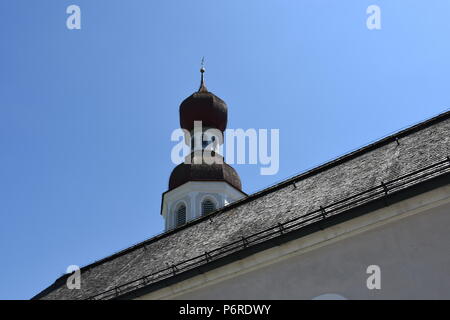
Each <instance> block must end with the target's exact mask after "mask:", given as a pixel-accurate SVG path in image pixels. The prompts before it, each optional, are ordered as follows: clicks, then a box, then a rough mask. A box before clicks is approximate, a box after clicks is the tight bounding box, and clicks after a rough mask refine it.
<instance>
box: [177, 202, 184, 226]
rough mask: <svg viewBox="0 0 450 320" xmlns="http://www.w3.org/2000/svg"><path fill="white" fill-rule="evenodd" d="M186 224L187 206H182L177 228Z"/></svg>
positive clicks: (178, 212)
mask: <svg viewBox="0 0 450 320" xmlns="http://www.w3.org/2000/svg"><path fill="white" fill-rule="evenodd" d="M185 223H186V206H185V205H182V206H180V207H179V208H178V210H177V227H179V226H182V225H183V224H185Z"/></svg>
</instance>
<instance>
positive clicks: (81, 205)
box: [0, 0, 450, 299]
mask: <svg viewBox="0 0 450 320" xmlns="http://www.w3.org/2000/svg"><path fill="white" fill-rule="evenodd" d="M71 4H76V5H78V6H80V8H81V14H82V16H81V20H82V21H81V30H68V29H67V28H66V19H67V17H68V15H67V14H66V8H67V7H68V6H69V5H71ZM371 4H377V5H379V6H380V8H381V19H382V29H381V30H372V31H370V30H368V29H367V27H366V19H367V14H366V9H367V7H368V6H369V5H371ZM449 12H450V1H448V0H427V1H425V0H421V1H418V0H397V1H387V0H370V1H366V0H342V1H332V0H295V1H294V0H292V1H285V0H276V1H275V0H273V1H257V0H254V1H239V0H237V1H236V0H232V1H231V0H226V1H225V0H221V1H198V0H191V1H147V0H130V1H120V0H96V1H87V0H71V1H62V0H60V1H54V0H39V1H31V0H29V1H24V0H4V1H1V2H0V34H1V43H2V46H1V50H0V57H1V59H0V99H1V100H0V150H1V151H0V216H1V219H2V220H1V223H0V252H1V254H0V271H1V272H0V284H1V285H0V298H1V299H28V298H30V297H32V296H33V295H35V294H36V293H38V292H39V291H40V290H42V289H44V288H45V287H47V286H48V285H50V284H51V283H52V282H53V281H54V280H55V279H56V278H57V277H59V276H60V275H62V274H63V273H65V271H66V268H67V266H69V265H71V264H76V265H80V266H84V265H86V264H89V263H91V262H93V261H95V260H98V259H100V258H103V257H105V256H107V255H110V254H112V253H114V252H116V251H118V250H120V249H123V248H126V247H128V246H130V245H132V244H134V243H136V242H139V241H142V240H145V239H147V238H149V237H151V236H153V235H155V234H158V233H160V232H161V231H162V230H163V220H162V218H161V216H160V214H159V212H160V201H161V194H162V193H163V192H164V191H166V190H167V183H168V177H169V175H170V172H171V170H172V169H173V167H174V166H175V165H174V164H173V163H172V162H171V160H170V151H171V148H172V147H173V146H174V142H171V141H170V135H171V133H172V131H173V130H174V129H176V128H177V127H178V125H179V122H178V121H179V120H178V107H179V104H180V102H181V101H182V100H183V99H184V98H186V97H187V96H189V95H190V94H191V93H193V92H194V91H195V90H197V88H198V85H199V72H198V69H199V65H200V60H201V57H202V56H205V57H206V69H207V72H206V83H207V86H208V89H209V90H210V91H212V92H214V93H215V94H217V95H218V96H220V97H221V98H222V99H224V100H225V101H226V102H227V104H228V107H229V113H228V117H229V121H228V127H229V128H244V129H247V128H267V129H271V128H277V129H280V170H279V172H278V174H276V175H272V176H262V175H260V173H259V166H255V165H234V167H235V168H236V169H237V171H238V172H239V174H240V176H241V179H242V182H243V188H244V191H246V192H247V193H253V192H255V191H257V190H260V189H262V188H264V187H267V186H269V185H271V184H274V183H275V182H277V181H280V180H283V179H284V178H286V177H289V176H292V175H294V174H296V173H299V172H301V171H304V170H305V169H307V168H311V167H314V166H316V165H318V164H320V163H323V162H325V161H328V160H330V159H332V158H335V157H337V156H339V155H342V154H344V153H346V152H348V151H350V150H353V149H355V148H357V147H360V146H363V145H365V144H368V143H369V142H372V141H374V140H376V139H378V138H380V137H382V136H385V135H387V134H389V133H392V132H393V131H397V130H399V129H401V128H404V127H406V126H409V125H411V124H414V123H416V122H419V121H422V120H424V119H426V118H429V117H431V116H433V115H436V114H438V113H440V112H443V111H445V110H447V109H448V106H449V105H450V95H449V94H448V92H449V89H448V75H449V74H450V59H449V56H450V42H449V41H448V35H449V34H450V23H449V22H448V21H449V19H448V15H449Z"/></svg>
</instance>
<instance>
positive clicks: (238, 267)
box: [142, 186, 450, 299]
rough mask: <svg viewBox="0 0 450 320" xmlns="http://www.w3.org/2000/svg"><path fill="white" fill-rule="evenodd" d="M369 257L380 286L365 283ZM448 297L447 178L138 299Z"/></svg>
mask: <svg viewBox="0 0 450 320" xmlns="http://www.w3.org/2000/svg"><path fill="white" fill-rule="evenodd" d="M369 265H378V266H380V268H381V289H380V290H376V289H375V290H369V289H368V288H367V286H366V281H367V278H368V277H369V274H367V273H366V269H367V267H368V266H369ZM327 294H333V295H338V296H340V297H343V298H347V299H450V186H446V187H442V188H439V189H436V190H434V191H431V192H427V193H424V194H422V195H419V196H416V197H414V198H411V199H408V200H405V201H402V202H399V203H396V204H394V205H391V206H389V207H386V208H383V209H380V210H377V211H374V212H372V213H369V214H367V215H364V216H361V217H358V218H355V219H352V220H349V221H347V222H344V223H342V224H339V225H336V226H333V227H330V228H327V229H325V230H323V231H320V232H316V233H314V234H312V235H309V236H307V237H303V238H301V239H296V240H293V241H290V242H287V243H285V244H283V245H281V246H278V247H274V248H271V249H268V250H265V251H263V252H260V253H257V254H254V255H252V256H250V257H247V258H244V259H242V260H239V261H236V262H233V263H230V264H229V265H226V266H223V267H220V268H217V269H214V270H211V271H209V272H206V273H205V274H203V275H201V276H196V277H194V278H191V279H188V280H185V281H183V282H180V283H178V284H175V285H172V286H170V287H166V288H164V289H160V290H158V291H155V292H152V293H149V294H147V295H145V296H143V297H142V299H313V298H316V297H319V296H322V295H325V296H327Z"/></svg>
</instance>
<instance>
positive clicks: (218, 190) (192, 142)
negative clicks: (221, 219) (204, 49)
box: [161, 67, 246, 231]
mask: <svg viewBox="0 0 450 320" xmlns="http://www.w3.org/2000/svg"><path fill="white" fill-rule="evenodd" d="M204 72H205V69H204V68H203V67H202V68H201V69H200V73H201V81H200V88H199V89H198V91H197V92H195V93H193V94H192V95H191V96H189V97H188V98H186V99H185V100H184V101H183V102H182V103H181V105H180V127H181V128H182V129H184V130H185V132H186V133H187V132H189V135H188V134H186V136H185V143H186V144H187V145H188V146H190V148H191V154H190V155H189V156H188V157H189V159H188V160H187V161H185V162H183V163H181V164H179V165H178V166H176V167H175V168H174V169H173V171H172V173H171V175H170V178H169V189H168V190H167V191H166V192H164V193H163V195H162V207H161V215H162V216H163V218H164V220H165V229H166V231H167V230H171V229H174V228H177V227H179V226H182V225H183V224H185V223H186V222H188V221H190V220H193V219H196V218H198V217H201V216H203V215H206V214H208V213H211V212H213V211H215V210H217V209H219V208H221V207H224V206H226V205H227V204H229V203H231V202H234V201H236V200H239V199H241V198H243V197H245V196H246V194H245V193H244V192H243V191H242V190H241V189H242V185H241V180H240V178H239V175H238V174H237V172H236V171H235V170H234V169H233V168H232V167H231V166H229V165H228V164H226V163H225V161H224V159H223V157H222V155H220V154H219V147H220V145H221V144H223V138H218V136H220V137H223V133H224V131H225V129H226V127H227V120H228V107H227V105H226V103H225V102H224V101H223V100H222V99H220V98H219V97H217V96H216V95H214V94H213V93H212V92H209V91H208V89H207V88H206V85H205V81H204ZM199 125H201V126H199ZM200 128H201V129H200Z"/></svg>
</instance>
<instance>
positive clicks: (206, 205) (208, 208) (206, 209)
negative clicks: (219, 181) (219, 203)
mask: <svg viewBox="0 0 450 320" xmlns="http://www.w3.org/2000/svg"><path fill="white" fill-rule="evenodd" d="M214 210H216V206H215V205H214V203H213V202H212V201H211V200H209V199H208V200H205V201H203V203H202V215H205V214H208V213H211V212H213V211H214Z"/></svg>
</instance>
